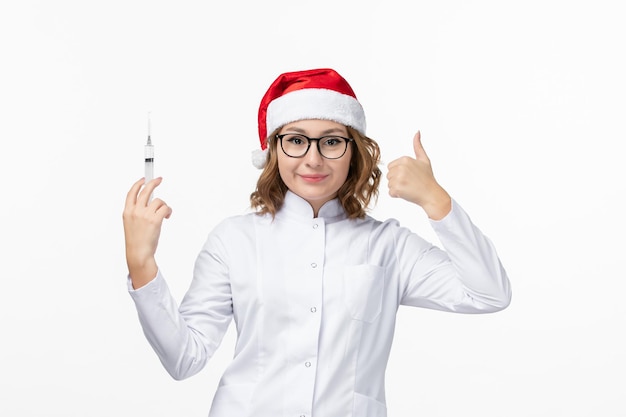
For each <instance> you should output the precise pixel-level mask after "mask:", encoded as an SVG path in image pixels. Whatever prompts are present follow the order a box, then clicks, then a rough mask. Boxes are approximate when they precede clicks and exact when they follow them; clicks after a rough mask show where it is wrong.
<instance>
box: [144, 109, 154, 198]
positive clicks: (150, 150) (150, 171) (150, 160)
mask: <svg viewBox="0 0 626 417" xmlns="http://www.w3.org/2000/svg"><path fill="white" fill-rule="evenodd" d="M143 155H144V164H145V175H144V176H145V178H146V182H145V183H146V184H147V183H148V181H150V180H152V179H153V178H154V146H152V139H151V138H150V112H148V142H147V143H146V145H145V146H144V147H143ZM150 199H151V200H152V195H150Z"/></svg>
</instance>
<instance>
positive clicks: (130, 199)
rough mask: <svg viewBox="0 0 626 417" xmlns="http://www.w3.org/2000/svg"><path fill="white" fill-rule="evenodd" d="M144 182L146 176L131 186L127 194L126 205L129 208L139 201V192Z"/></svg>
mask: <svg viewBox="0 0 626 417" xmlns="http://www.w3.org/2000/svg"><path fill="white" fill-rule="evenodd" d="M144 182H145V178H141V179H139V180H138V181H136V182H135V183H134V184H133V186H132V187H130V190H129V191H128V193H127V194H126V203H125V206H126V207H127V208H128V207H131V206H133V205H135V203H136V202H137V194H139V189H140V188H141V186H142V185H143V183H144Z"/></svg>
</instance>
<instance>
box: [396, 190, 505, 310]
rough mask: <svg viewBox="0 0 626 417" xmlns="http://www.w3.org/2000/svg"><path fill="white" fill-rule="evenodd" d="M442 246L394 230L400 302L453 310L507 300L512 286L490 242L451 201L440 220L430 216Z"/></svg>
mask: <svg viewBox="0 0 626 417" xmlns="http://www.w3.org/2000/svg"><path fill="white" fill-rule="evenodd" d="M431 225H432V227H433V229H434V231H435V232H436V233H437V236H438V238H439V240H440V241H441V245H442V246H443V249H441V248H438V247H436V246H433V245H424V241H423V240H422V239H421V238H419V237H418V236H417V235H415V234H412V233H408V232H403V231H402V230H400V231H398V233H397V234H396V251H397V259H398V262H399V263H400V271H401V272H400V273H401V283H402V288H401V294H402V297H401V300H400V303H401V304H404V305H411V306H416V307H426V308H432V309H437V310H444V311H452V312H457V313H491V312H496V311H500V310H503V309H505V308H506V307H507V306H508V305H509V304H510V302H511V286H510V282H509V279H508V276H507V274H506V271H505V269H504V268H503V266H502V264H501V262H500V259H499V258H498V255H497V253H496V250H495V247H494V245H493V244H492V242H491V241H490V240H489V239H488V238H487V237H486V236H485V235H483V233H482V232H481V231H480V230H479V229H478V228H477V227H476V226H475V225H474V224H473V223H472V221H471V220H470V218H469V216H468V215H467V213H466V212H465V211H464V210H463V209H462V208H461V206H460V205H459V204H457V203H456V201H454V200H453V202H452V210H451V212H450V213H449V214H448V215H447V216H446V217H445V218H443V219H442V220H438V221H434V220H431Z"/></svg>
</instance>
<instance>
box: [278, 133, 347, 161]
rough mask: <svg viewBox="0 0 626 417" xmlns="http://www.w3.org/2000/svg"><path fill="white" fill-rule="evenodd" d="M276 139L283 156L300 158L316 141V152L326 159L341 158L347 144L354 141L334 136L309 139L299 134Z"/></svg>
mask: <svg viewBox="0 0 626 417" xmlns="http://www.w3.org/2000/svg"><path fill="white" fill-rule="evenodd" d="M276 139H278V140H280V147H281V148H282V150H283V152H284V153H285V155H287V156H289V157H292V158H302V157H303V156H304V155H306V153H307V152H308V151H309V148H310V147H311V141H317V151H318V152H319V153H320V155H322V156H323V157H324V158H326V159H339V158H341V157H342V156H344V155H345V153H346V150H347V149H348V143H350V142H353V141H354V139H352V138H344V137H343V136H335V135H330V136H322V137H319V138H310V137H308V136H305V135H303V134H301V133H285V134H283V135H276Z"/></svg>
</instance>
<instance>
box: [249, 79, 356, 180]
mask: <svg viewBox="0 0 626 417" xmlns="http://www.w3.org/2000/svg"><path fill="white" fill-rule="evenodd" d="M305 119H322V120H332V121H334V122H337V123H341V124H343V125H345V126H350V127H352V128H354V129H356V130H357V131H359V132H360V133H362V134H363V135H365V113H364V112H363V107H361V104H360V103H359V102H358V100H357V98H356V95H355V94H354V91H353V90H352V87H350V84H348V82H347V81H346V80H345V79H344V78H343V77H342V76H341V75H339V74H338V73H337V72H336V71H335V70H332V69H328V68H321V69H312V70H306V71H296V72H287V73H284V74H281V75H279V76H278V78H277V79H276V80H275V81H274V82H273V83H272V85H271V86H270V88H269V89H268V90H267V92H266V93H265V95H264V96H263V99H261V105H260V106H259V139H260V141H261V149H257V150H255V151H253V153H252V163H253V164H254V166H255V167H257V168H259V169H260V168H263V167H264V166H265V161H266V159H267V139H268V137H267V135H268V134H271V133H272V132H274V130H276V129H278V128H279V127H281V126H284V125H286V124H287V123H291V122H296V121H298V120H305Z"/></svg>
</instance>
